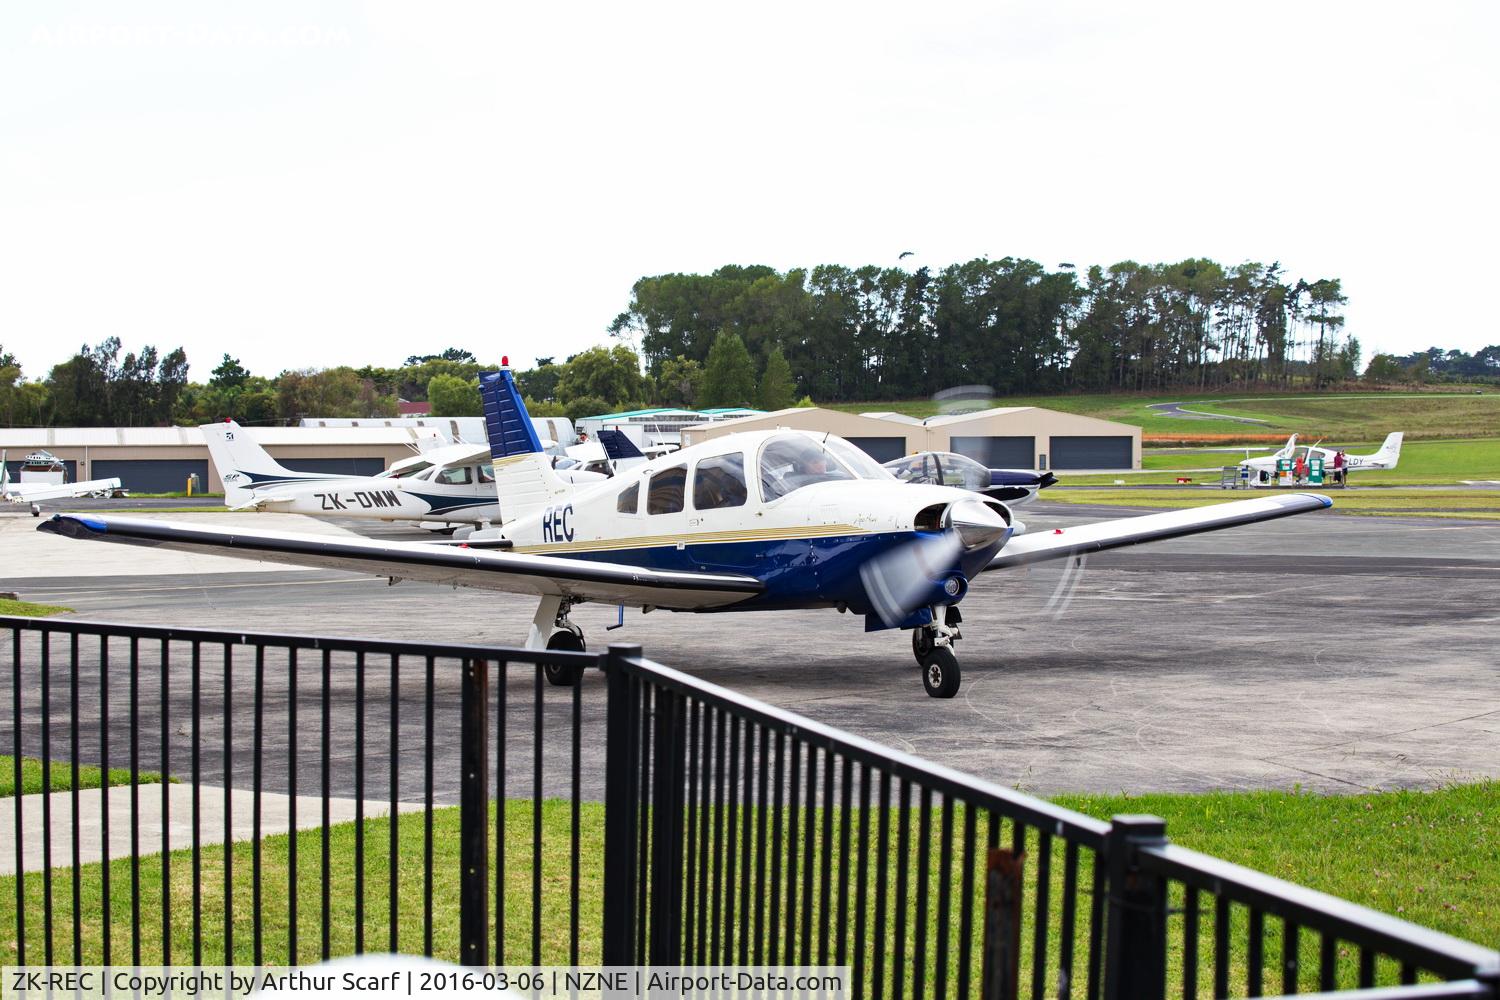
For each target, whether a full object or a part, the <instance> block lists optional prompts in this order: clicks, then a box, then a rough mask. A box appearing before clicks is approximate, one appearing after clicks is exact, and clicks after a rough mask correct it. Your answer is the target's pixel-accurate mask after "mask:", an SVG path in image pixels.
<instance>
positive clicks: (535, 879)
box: [531, 664, 547, 965]
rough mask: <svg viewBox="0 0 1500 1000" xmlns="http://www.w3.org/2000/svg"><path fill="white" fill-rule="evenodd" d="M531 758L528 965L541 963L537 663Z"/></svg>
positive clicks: (541, 682)
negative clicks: (529, 951) (529, 944)
mask: <svg viewBox="0 0 1500 1000" xmlns="http://www.w3.org/2000/svg"><path fill="white" fill-rule="evenodd" d="M532 685H533V688H534V689H533V691H532V707H531V710H532V733H531V739H532V755H531V964H532V965H541V964H542V743H543V742H544V739H543V731H542V720H543V716H542V698H543V697H544V695H545V691H546V687H547V685H546V678H545V671H544V670H543V669H542V666H541V664H537V667H536V670H535V671H534V672H533V676H532Z"/></svg>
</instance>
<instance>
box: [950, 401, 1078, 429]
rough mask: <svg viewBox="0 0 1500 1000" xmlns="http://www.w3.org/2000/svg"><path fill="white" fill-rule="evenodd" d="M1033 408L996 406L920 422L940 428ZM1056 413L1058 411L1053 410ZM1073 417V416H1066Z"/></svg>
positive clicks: (1032, 407) (1033, 408)
mask: <svg viewBox="0 0 1500 1000" xmlns="http://www.w3.org/2000/svg"><path fill="white" fill-rule="evenodd" d="M1035 409H1038V407H1035V406H996V407H994V408H992V409H988V410H975V411H974V412H973V413H950V414H945V415H943V416H938V417H928V418H927V419H926V420H924V421H922V422H923V423H924V424H926V425H927V426H928V427H941V426H942V425H944V424H959V423H963V422H964V421H965V420H986V419H988V418H990V417H999V416H1003V415H1005V414H1007V413H1020V412H1022V411H1023V410H1035ZM1052 412H1054V413H1056V412H1058V411H1056V410H1053V411H1052ZM1067 416H1074V414H1071V413H1070V414H1067Z"/></svg>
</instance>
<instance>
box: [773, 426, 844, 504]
mask: <svg viewBox="0 0 1500 1000" xmlns="http://www.w3.org/2000/svg"><path fill="white" fill-rule="evenodd" d="M854 478H855V477H854V476H853V475H851V474H850V472H849V471H848V470H847V469H845V468H844V467H843V466H842V465H840V464H839V463H838V462H837V461H835V460H834V457H833V456H832V455H830V454H829V453H828V452H827V451H826V450H824V448H823V447H822V446H821V445H820V444H819V443H818V442H817V441H815V440H814V439H812V438H808V437H804V436H802V435H801V434H788V435H786V436H785V437H774V438H772V439H771V440H769V441H767V442H766V444H765V446H764V447H763V448H761V450H760V495H761V499H762V500H764V501H766V502H767V503H769V502H770V501H772V500H775V499H776V498H778V497H784V496H786V495H787V494H788V493H792V492H794V491H796V490H800V489H801V488H802V487H804V486H811V485H812V484H813V483H826V482H832V481H834V480H839V479H854Z"/></svg>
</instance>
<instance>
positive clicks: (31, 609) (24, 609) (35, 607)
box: [0, 597, 73, 618]
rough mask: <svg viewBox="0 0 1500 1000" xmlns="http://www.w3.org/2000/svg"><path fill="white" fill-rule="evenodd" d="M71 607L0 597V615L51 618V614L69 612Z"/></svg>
mask: <svg viewBox="0 0 1500 1000" xmlns="http://www.w3.org/2000/svg"><path fill="white" fill-rule="evenodd" d="M72 611H73V609H72V608H64V607H61V606H59V605H56V604H35V603H33V602H31V601H16V600H12V599H11V598H9V597H0V615H16V616H18V617H21V618H51V617H52V616H53V615H66V614H71V613H72Z"/></svg>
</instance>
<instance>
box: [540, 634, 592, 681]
mask: <svg viewBox="0 0 1500 1000" xmlns="http://www.w3.org/2000/svg"><path fill="white" fill-rule="evenodd" d="M547 648H548V649H556V650H560V651H562V652H567V653H582V652H584V643H583V634H582V633H580V632H572V631H569V630H568V629H558V630H557V631H556V632H553V633H552V637H551V638H550V639H548V640H547ZM542 672H543V673H544V674H546V675H547V683H548V684H551V685H553V686H555V687H572V686H573V685H575V684H577V683H578V680H579V678H580V677H582V676H583V671H582V670H581V669H580V668H578V667H569V666H564V665H563V664H561V663H548V664H546V665H545V666H543V667H542Z"/></svg>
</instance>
